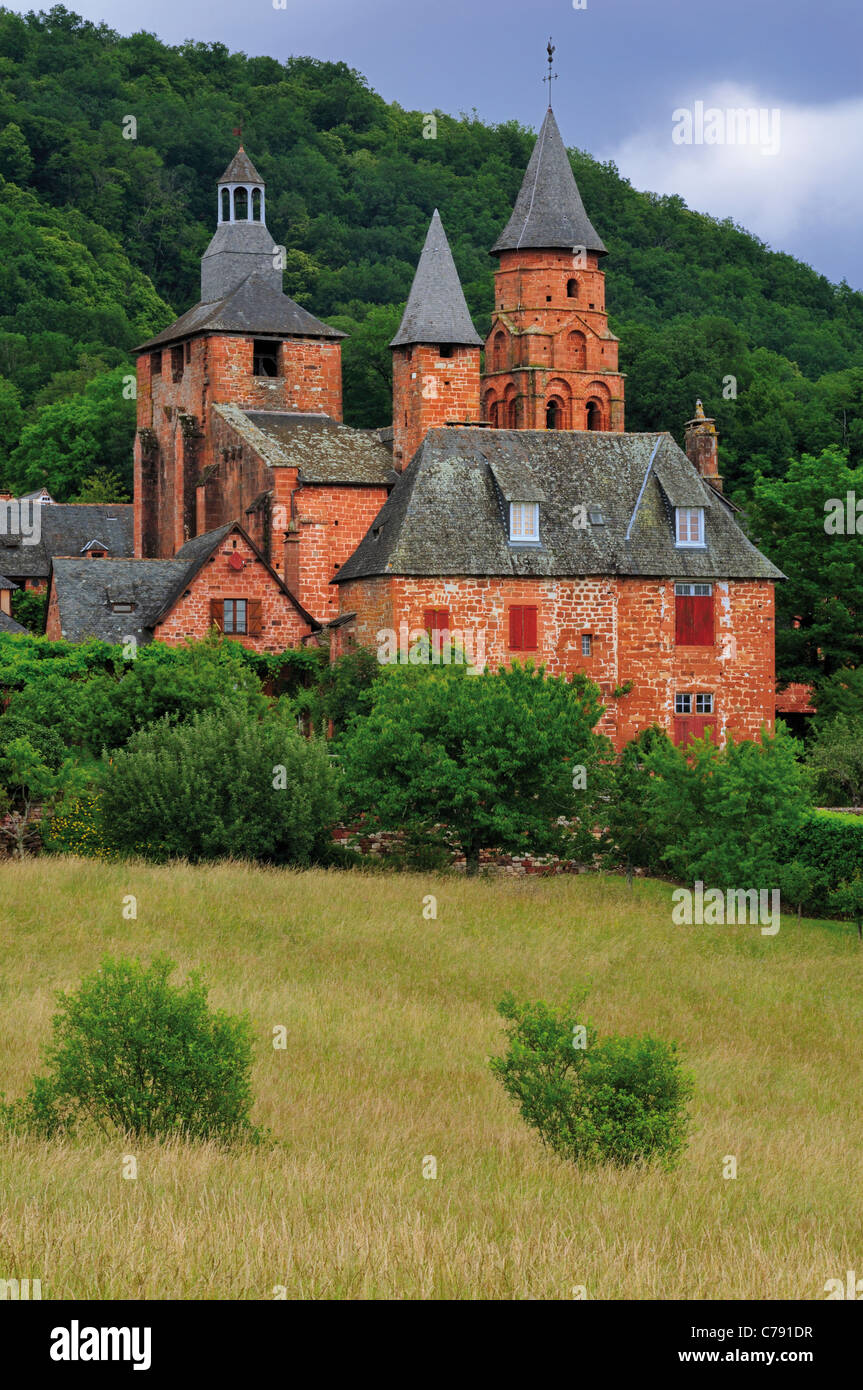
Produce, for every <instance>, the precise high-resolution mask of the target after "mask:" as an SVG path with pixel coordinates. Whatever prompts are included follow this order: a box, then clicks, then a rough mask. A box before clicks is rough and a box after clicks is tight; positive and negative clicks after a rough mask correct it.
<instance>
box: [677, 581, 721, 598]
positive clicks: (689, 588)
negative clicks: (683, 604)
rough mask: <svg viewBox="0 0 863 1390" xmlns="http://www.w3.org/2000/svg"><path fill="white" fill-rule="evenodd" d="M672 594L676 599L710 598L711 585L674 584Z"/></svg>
mask: <svg viewBox="0 0 863 1390" xmlns="http://www.w3.org/2000/svg"><path fill="white" fill-rule="evenodd" d="M674 593H675V597H676V598H710V595H711V594H712V593H713V585H712V584H675V586H674Z"/></svg>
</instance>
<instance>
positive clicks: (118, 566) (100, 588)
mask: <svg viewBox="0 0 863 1390" xmlns="http://www.w3.org/2000/svg"><path fill="white" fill-rule="evenodd" d="M188 571H189V562H188V560H176V559H175V560H64V559H58V560H55V561H54V571H53V573H54V585H55V588H56V591H57V600H58V603H59V608H60V625H61V632H62V635H63V637H64V638H65V639H66V641H67V642H84V641H86V640H87V638H88V637H96V638H98V639H99V640H100V641H102V642H123V641H125V640H127V638H128V637H130V636H131V637H134V638H135V640H136V641H137V642H138V643H139V644H140V645H143V644H144V643H145V642H149V641H150V639H151V637H152V635H153V634H152V628H153V624H154V623H155V621H156V619H157V617H158V616H159V614H160V613H161V612H162V610H163V608H165V607H166V605H167V604H168V603H169V602H170V600H171V599H172V598H173V597H174V596H175V595H176V594H177V593H181V592H182V589H183V587H184V585H183V580H184V578H185V576H186V575H187V573H188ZM115 603H124V604H125V603H132V604H134V605H135V607H134V610H133V612H131V613H115V612H114V611H113V609H112V606H111V605H112V604H115Z"/></svg>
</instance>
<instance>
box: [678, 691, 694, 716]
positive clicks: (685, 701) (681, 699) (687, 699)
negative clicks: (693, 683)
mask: <svg viewBox="0 0 863 1390" xmlns="http://www.w3.org/2000/svg"><path fill="white" fill-rule="evenodd" d="M674 713H675V714H691V713H692V696H691V695H675V697H674Z"/></svg>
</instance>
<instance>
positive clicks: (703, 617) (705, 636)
mask: <svg viewBox="0 0 863 1390" xmlns="http://www.w3.org/2000/svg"><path fill="white" fill-rule="evenodd" d="M689 602H690V603H691V604H692V645H693V646H694V647H712V646H713V595H712V594H698V595H696V597H694V598H691V599H690V600H689Z"/></svg>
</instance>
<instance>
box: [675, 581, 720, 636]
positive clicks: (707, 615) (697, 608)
mask: <svg viewBox="0 0 863 1390" xmlns="http://www.w3.org/2000/svg"><path fill="white" fill-rule="evenodd" d="M674 618H675V623H674V627H675V642H676V643H677V645H678V647H712V646H713V642H714V630H713V585H712V584H675V586H674Z"/></svg>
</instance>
